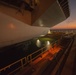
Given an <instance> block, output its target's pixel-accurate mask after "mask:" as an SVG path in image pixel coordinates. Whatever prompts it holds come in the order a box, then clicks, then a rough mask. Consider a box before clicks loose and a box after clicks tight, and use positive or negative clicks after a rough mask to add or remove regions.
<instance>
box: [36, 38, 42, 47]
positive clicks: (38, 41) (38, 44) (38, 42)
mask: <svg viewBox="0 0 76 75" xmlns="http://www.w3.org/2000/svg"><path fill="white" fill-rule="evenodd" d="M36 45H37V47H41V41H40V40H39V39H37V41H36Z"/></svg>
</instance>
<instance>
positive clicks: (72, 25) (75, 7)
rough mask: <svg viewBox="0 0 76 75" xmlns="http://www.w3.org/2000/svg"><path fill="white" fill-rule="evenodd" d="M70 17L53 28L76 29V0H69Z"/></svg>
mask: <svg viewBox="0 0 76 75" xmlns="http://www.w3.org/2000/svg"><path fill="white" fill-rule="evenodd" d="M68 2H69V10H70V17H69V18H67V19H66V20H65V21H63V22H61V23H59V24H58V25H56V26H54V27H53V28H56V29H76V0H68Z"/></svg>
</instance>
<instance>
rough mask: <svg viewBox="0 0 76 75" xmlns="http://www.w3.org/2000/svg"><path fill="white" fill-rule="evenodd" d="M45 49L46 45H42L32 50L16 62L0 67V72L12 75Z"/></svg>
mask: <svg viewBox="0 0 76 75" xmlns="http://www.w3.org/2000/svg"><path fill="white" fill-rule="evenodd" d="M46 51H47V49H46V47H43V48H41V49H39V50H37V51H35V52H33V53H32V54H29V55H28V56H26V57H24V58H22V59H19V60H17V61H16V62H14V63H12V64H10V65H8V66H6V67H4V68H2V69H0V74H2V73H4V74H7V75H14V74H15V73H16V72H17V71H19V70H21V69H23V68H24V67H25V66H26V64H28V63H30V62H32V61H33V60H35V59H36V58H37V57H39V56H40V55H42V54H43V53H44V52H46Z"/></svg>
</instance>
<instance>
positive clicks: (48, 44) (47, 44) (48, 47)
mask: <svg viewBox="0 0 76 75" xmlns="http://www.w3.org/2000/svg"><path fill="white" fill-rule="evenodd" d="M50 47H51V44H50V41H46V48H47V49H50Z"/></svg>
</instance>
